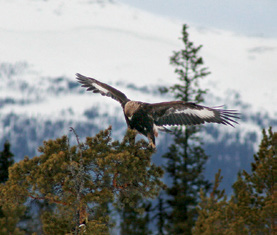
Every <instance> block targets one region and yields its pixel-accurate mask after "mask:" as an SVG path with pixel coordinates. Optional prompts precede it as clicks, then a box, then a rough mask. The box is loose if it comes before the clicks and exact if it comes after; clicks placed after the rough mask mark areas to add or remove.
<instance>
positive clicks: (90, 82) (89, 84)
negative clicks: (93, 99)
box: [76, 73, 129, 105]
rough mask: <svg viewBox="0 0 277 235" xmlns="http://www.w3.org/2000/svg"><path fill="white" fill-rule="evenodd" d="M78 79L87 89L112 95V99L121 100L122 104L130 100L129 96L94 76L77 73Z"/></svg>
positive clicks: (104, 94)
mask: <svg viewBox="0 0 277 235" xmlns="http://www.w3.org/2000/svg"><path fill="white" fill-rule="evenodd" d="M76 79H77V80H78V82H79V83H81V84H82V87H85V88H87V91H92V92H93V93H100V94H101V95H103V96H107V97H111V98H112V99H114V100H117V101H118V102H120V103H121V105H124V104H125V103H126V102H128V101H129V99H128V98H127V96H126V95H125V94H124V93H122V92H121V91H119V90H117V89H115V88H113V87H111V86H109V85H107V84H105V83H102V82H99V81H97V80H96V79H94V78H89V77H86V76H83V75H81V74H79V73H77V74H76Z"/></svg>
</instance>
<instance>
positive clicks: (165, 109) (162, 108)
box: [148, 101, 239, 126]
mask: <svg viewBox="0 0 277 235" xmlns="http://www.w3.org/2000/svg"><path fill="white" fill-rule="evenodd" d="M148 111H149V113H150V114H151V116H152V117H153V119H154V123H155V124H156V125H157V126H164V125H165V126H166V125H168V126H174V125H197V124H204V123H205V122H208V123H210V122H212V123H219V124H224V125H230V126H233V124H234V123H236V124H237V121H236V119H238V118H239V113H237V112H236V111H235V110H226V109H220V108H218V107H216V108H209V107H205V106H201V105H198V104H195V103H191V102H184V101H172V102H162V103H155V104H149V106H148Z"/></svg>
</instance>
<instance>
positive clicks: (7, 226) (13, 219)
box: [0, 141, 25, 235]
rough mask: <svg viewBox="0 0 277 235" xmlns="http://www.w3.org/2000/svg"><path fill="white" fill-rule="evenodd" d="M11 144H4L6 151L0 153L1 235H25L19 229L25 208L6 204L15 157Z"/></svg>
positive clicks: (15, 204)
mask: <svg viewBox="0 0 277 235" xmlns="http://www.w3.org/2000/svg"><path fill="white" fill-rule="evenodd" d="M10 147H11V145H10V143H9V142H8V141H6V142H5V143H4V149H3V151H1V152H0V234H15V235H20V234H24V232H23V231H22V230H20V229H19V228H17V227H16V226H17V223H18V222H19V219H20V216H22V215H23V214H24V211H25V206H24V205H20V203H18V202H17V201H14V202H13V201H10V202H11V203H13V205H11V206H10V207H8V206H7V205H6V204H5V201H4V195H3V194H4V192H6V191H7V190H9V189H8V188H7V186H6V184H5V182H6V181H7V180H8V179H9V167H10V166H12V165H13V164H14V159H13V157H14V155H13V153H12V152H11V150H10Z"/></svg>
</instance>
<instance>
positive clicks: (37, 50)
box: [0, 0, 277, 183]
mask: <svg viewBox="0 0 277 235" xmlns="http://www.w3.org/2000/svg"><path fill="white" fill-rule="evenodd" d="M0 8H1V9H2V12H1V14H0V120H1V123H0V144H1V146H3V142H4V141H5V140H6V139H8V140H9V141H10V142H11V144H12V149H13V151H14V152H15V153H16V157H17V159H22V158H23V156H24V155H26V154H27V155H30V156H34V155H35V154H37V153H36V149H37V147H38V146H39V145H41V144H42V141H43V140H44V139H48V138H56V137H58V136H61V135H64V134H69V127H70V126H73V127H74V128H75V129H76V131H77V132H78V134H79V135H80V136H83V137H85V136H88V135H94V134H95V133H96V132H97V131H98V130H100V129H103V128H106V127H108V126H109V125H110V124H111V125H113V130H114V132H113V135H114V137H115V138H120V137H121V136H122V134H123V133H124V131H125V130H126V124H125V123H124V117H123V115H122V111H121V107H120V105H118V103H116V102H115V101H113V100H111V99H108V98H104V97H102V96H100V95H97V94H91V93H88V92H85V91H84V89H83V88H81V87H80V86H79V84H78V83H77V82H76V80H75V75H74V74H75V73H76V72H79V73H81V74H84V75H87V76H92V77H95V78H96V79H99V80H101V81H103V82H106V83H109V84H111V85H114V86H116V87H117V88H119V89H120V90H122V91H123V92H125V93H126V94H127V95H128V96H129V98H130V99H134V100H142V101H146V102H159V101H165V100H170V99H171V97H169V96H166V97H165V96H161V95H159V93H158V92H157V88H158V86H160V85H163V86H168V85H171V84H174V83H176V82H177V79H176V75H175V74H174V68H173V67H172V66H170V65H169V57H170V56H171V55H172V51H174V50H175V51H176V50H180V49H181V48H182V43H181V41H180V40H179V39H178V38H180V37H181V27H182V24H183V23H186V22H179V21H177V20H173V19H169V18H162V17H160V16H156V15H152V14H149V13H147V12H143V11H142V10H138V9H136V8H132V7H129V6H127V5H124V4H121V3H120V2H114V1H104V0H103V1H100V0H98V1H97V0H95V1H93V0H71V1H66V0H48V1H43V0H41V1H39V0H36V1H35V0H25V1H24V2H23V1H15V0H0ZM189 33H190V37H191V40H192V41H194V43H195V44H196V45H199V44H203V48H202V49H201V55H202V56H203V58H204V61H205V66H207V67H209V70H210V71H211V72H212V74H211V75H210V76H208V77H207V78H205V79H204V80H203V81H202V82H201V86H202V87H203V88H208V89H209V94H208V95H207V97H206V105H208V106H215V105H221V104H225V105H226V107H227V108H229V109H237V110H239V111H240V112H241V113H242V120H241V122H240V125H239V126H237V127H236V128H235V129H234V128H229V127H226V126H219V125H207V128H206V129H205V130H204V131H203V133H202V134H203V138H204V142H205V148H206V151H207V152H208V153H209V154H210V155H211V156H212V157H211V158H210V160H209V162H208V165H207V175H209V177H211V178H213V175H214V173H215V172H216V171H217V169H218V168H222V169H223V175H224V176H225V178H226V179H225V181H226V182H228V183H230V182H232V181H233V179H234V177H235V171H237V170H238V169H241V168H243V169H245V168H247V167H248V168H249V163H250V161H251V160H252V154H253V151H255V150H257V147H258V143H259V140H260V137H261V129H262V128H263V127H265V128H268V126H269V125H272V126H274V128H275V131H276V127H277V105H276V101H277V92H276V90H277V78H276V74H277V67H276V62H277V39H272V38H271V39H268V38H255V37H246V36H243V35H236V34H234V33H232V32H227V31H222V30H217V29H211V28H199V27H194V26H193V25H190V28H189ZM168 139H170V137H168V136H167V135H161V138H160V139H159V142H160V143H163V144H160V147H158V149H159V151H158V153H157V154H156V156H154V158H153V160H154V161H156V162H161V161H162V160H161V159H160V154H161V153H162V152H163V151H166V145H165V144H164V143H165V141H167V140H168ZM227 165H228V168H226V166H227ZM209 166H213V167H209ZM214 166H218V167H214ZM224 169H225V173H224Z"/></svg>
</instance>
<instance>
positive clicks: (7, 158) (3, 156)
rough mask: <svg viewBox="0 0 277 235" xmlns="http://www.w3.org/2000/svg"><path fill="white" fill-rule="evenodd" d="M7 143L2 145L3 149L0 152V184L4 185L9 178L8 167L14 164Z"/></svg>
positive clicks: (9, 146)
mask: <svg viewBox="0 0 277 235" xmlns="http://www.w3.org/2000/svg"><path fill="white" fill-rule="evenodd" d="M10 148H11V145H10V143H9V142H8V141H6V142H5V143H4V149H3V151H1V152H0V183H4V182H6V181H7V180H8V178H9V167H10V166H11V165H12V164H13V163H14V159H13V157H14V155H13V153H12V152H11V150H10Z"/></svg>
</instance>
